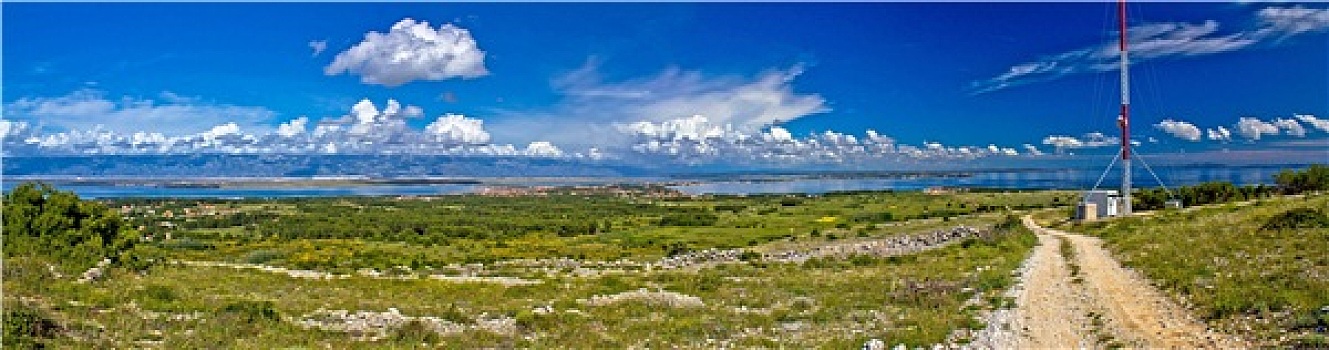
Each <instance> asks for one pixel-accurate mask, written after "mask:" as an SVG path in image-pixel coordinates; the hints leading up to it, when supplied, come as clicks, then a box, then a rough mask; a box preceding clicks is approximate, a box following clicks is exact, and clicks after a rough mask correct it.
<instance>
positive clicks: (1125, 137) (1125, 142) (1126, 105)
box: [1117, 0, 1131, 215]
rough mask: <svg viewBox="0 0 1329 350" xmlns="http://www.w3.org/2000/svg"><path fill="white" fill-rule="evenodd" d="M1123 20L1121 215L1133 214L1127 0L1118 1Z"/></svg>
mask: <svg viewBox="0 0 1329 350" xmlns="http://www.w3.org/2000/svg"><path fill="white" fill-rule="evenodd" d="M1117 16H1118V17H1120V18H1121V33H1120V36H1121V47H1120V49H1121V50H1120V51H1121V116H1119V117H1117V126H1118V127H1120V128H1121V215H1130V214H1131V89H1130V86H1131V85H1130V84H1131V83H1130V81H1131V74H1130V61H1128V60H1127V57H1126V52H1127V51H1126V0H1117Z"/></svg>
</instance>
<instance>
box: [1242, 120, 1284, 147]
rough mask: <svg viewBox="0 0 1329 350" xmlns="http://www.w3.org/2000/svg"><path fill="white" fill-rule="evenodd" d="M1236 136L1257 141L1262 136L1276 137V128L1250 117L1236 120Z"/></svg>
mask: <svg viewBox="0 0 1329 350" xmlns="http://www.w3.org/2000/svg"><path fill="white" fill-rule="evenodd" d="M1236 130H1237V134H1238V135H1241V136H1242V137H1245V138H1246V139H1248V140H1251V141H1258V140H1260V137H1261V136H1263V135H1278V126H1277V125H1274V124H1271V123H1268V122H1265V121H1262V120H1259V119H1256V118H1251V117H1242V118H1241V119H1239V120H1237V128H1236Z"/></svg>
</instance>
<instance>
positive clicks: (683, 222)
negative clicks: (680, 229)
mask: <svg viewBox="0 0 1329 350" xmlns="http://www.w3.org/2000/svg"><path fill="white" fill-rule="evenodd" d="M718 220H720V218H719V217H717V216H715V214H711V213H680V214H668V215H665V216H664V217H662V218H660V226H711V225H715V222H716V221H718Z"/></svg>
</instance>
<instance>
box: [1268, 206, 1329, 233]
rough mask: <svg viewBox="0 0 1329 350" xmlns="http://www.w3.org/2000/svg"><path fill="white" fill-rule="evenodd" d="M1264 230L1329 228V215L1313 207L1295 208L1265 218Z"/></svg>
mask: <svg viewBox="0 0 1329 350" xmlns="http://www.w3.org/2000/svg"><path fill="white" fill-rule="evenodd" d="M1260 228H1261V229H1264V230H1284V229H1298V228H1329V216H1326V215H1325V214H1324V213H1322V212H1320V211H1318V210H1315V209H1311V208H1294V209H1290V210H1288V211H1285V212H1282V213H1280V214H1278V215H1274V216H1273V217H1271V218H1269V219H1268V220H1265V222H1264V226H1261V227H1260Z"/></svg>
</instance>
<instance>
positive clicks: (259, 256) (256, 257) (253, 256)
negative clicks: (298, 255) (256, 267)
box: [245, 249, 286, 264]
mask: <svg viewBox="0 0 1329 350" xmlns="http://www.w3.org/2000/svg"><path fill="white" fill-rule="evenodd" d="M285 256H286V255H285V254H282V252H279V251H276V250H269V249H260V250H255V251H252V252H249V254H245V262H247V263H250V264H264V263H267V262H269V261H273V260H277V259H281V258H283V257H285Z"/></svg>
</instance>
